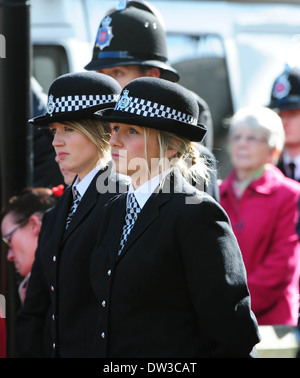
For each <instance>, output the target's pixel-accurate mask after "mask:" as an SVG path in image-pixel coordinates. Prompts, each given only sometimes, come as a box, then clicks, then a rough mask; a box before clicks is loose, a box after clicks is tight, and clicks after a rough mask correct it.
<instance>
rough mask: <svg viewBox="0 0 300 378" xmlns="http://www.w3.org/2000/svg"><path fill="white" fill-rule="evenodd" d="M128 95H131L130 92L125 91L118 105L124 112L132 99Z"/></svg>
mask: <svg viewBox="0 0 300 378" xmlns="http://www.w3.org/2000/svg"><path fill="white" fill-rule="evenodd" d="M128 94H129V90H128V89H125V90H124V91H123V96H122V97H120V99H119V101H118V104H117V107H118V109H121V110H123V109H125V108H127V106H128V105H129V103H130V97H128Z"/></svg>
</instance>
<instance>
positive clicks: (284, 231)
mask: <svg viewBox="0 0 300 378" xmlns="http://www.w3.org/2000/svg"><path fill="white" fill-rule="evenodd" d="M229 136H230V155H231V161H232V165H233V171H232V172H231V173H230V174H229V176H228V177H227V178H226V179H225V180H224V181H223V182H222V184H221V186H220V194H221V205H222V206H223V207H224V209H225V210H226V212H227V214H228V215H229V218H230V220H231V224H232V228H233V231H234V233H235V235H236V237H237V240H238V243H239V246H240V248H241V251H242V255H243V259H244V262H245V266H246V271H247V280H248V286H249V290H250V294H251V307H252V310H253V312H254V313H255V315H256V317H257V321H258V324H259V325H296V324H297V321H298V309H299V268H300V254H299V241H298V236H297V233H296V224H297V221H298V218H299V211H298V201H299V196H300V184H299V183H298V182H296V181H294V180H291V179H289V178H287V177H285V176H284V175H283V173H282V172H281V171H280V170H279V169H278V168H277V167H276V166H275V165H276V163H277V161H278V158H279V156H280V154H281V152H282V149H283V146H284V139H285V137H284V129H283V126H282V122H281V119H280V117H279V116H278V115H277V114H276V113H275V112H274V111H273V110H271V109H269V108H266V107H247V108H242V109H240V110H239V111H238V112H237V113H236V114H235V115H234V116H233V118H232V122H231V125H230V130H229Z"/></svg>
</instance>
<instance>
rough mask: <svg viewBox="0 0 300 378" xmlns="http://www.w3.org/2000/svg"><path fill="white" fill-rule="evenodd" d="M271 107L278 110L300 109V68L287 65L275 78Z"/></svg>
mask: <svg viewBox="0 0 300 378" xmlns="http://www.w3.org/2000/svg"><path fill="white" fill-rule="evenodd" d="M269 106H270V108H272V109H274V110H276V111H279V112H280V111H282V110H292V109H298V108H299V109H300V69H299V68H296V67H294V68H290V67H287V68H286V69H285V70H284V72H283V73H281V74H280V75H279V76H278V77H277V79H276V80H275V82H274V84H273V88H272V94H271V103H270V105H269Z"/></svg>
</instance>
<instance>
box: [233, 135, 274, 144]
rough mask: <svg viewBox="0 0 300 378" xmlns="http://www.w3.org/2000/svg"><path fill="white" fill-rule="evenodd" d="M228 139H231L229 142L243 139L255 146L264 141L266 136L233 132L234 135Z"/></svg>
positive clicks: (237, 141)
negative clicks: (260, 136)
mask: <svg viewBox="0 0 300 378" xmlns="http://www.w3.org/2000/svg"><path fill="white" fill-rule="evenodd" d="M230 141H231V143H239V142H241V141H244V142H246V143H247V144H249V145H251V146H256V145H258V144H261V143H266V142H267V139H266V138H258V137H256V136H254V135H240V134H235V135H232V136H231V138H230Z"/></svg>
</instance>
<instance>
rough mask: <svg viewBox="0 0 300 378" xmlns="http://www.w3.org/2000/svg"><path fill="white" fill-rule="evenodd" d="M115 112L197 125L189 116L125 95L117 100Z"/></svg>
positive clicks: (167, 107)
mask: <svg viewBox="0 0 300 378" xmlns="http://www.w3.org/2000/svg"><path fill="white" fill-rule="evenodd" d="M115 110H120V111H123V112H128V113H132V114H137V115H139V116H142V117H157V118H168V119H173V120H176V121H180V122H184V123H187V124H189V125H197V119H196V118H194V117H192V116H191V115H189V114H185V113H183V112H181V111H178V110H176V109H172V108H170V107H169V106H165V105H161V104H158V103H156V102H152V101H149V100H145V99H141V98H136V97H127V96H126V95H125V96H122V97H120V98H119V101H118V103H117V105H116V107H115Z"/></svg>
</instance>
